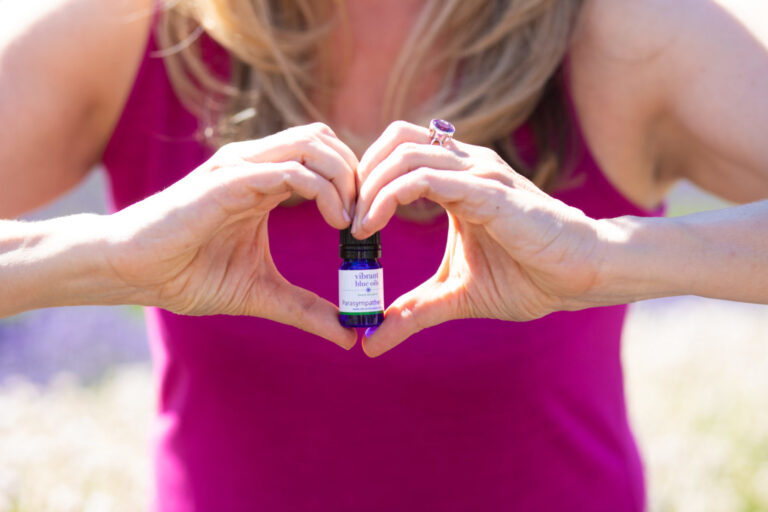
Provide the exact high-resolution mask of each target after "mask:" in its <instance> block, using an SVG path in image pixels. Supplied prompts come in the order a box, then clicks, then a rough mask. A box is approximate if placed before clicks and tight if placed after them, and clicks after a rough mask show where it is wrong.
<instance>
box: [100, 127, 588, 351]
mask: <svg viewBox="0 0 768 512" xmlns="http://www.w3.org/2000/svg"><path fill="white" fill-rule="evenodd" d="M292 193H296V194H298V195H300V196H302V197H304V198H306V199H311V200H314V201H315V202H316V203H317V207H318V209H319V211H320V213H321V214H322V216H323V218H324V219H325V221H326V222H327V223H328V224H329V225H330V226H332V227H334V228H336V229H343V228H345V227H347V226H349V225H350V222H352V228H353V233H354V234H355V236H357V237H358V238H364V237H367V236H370V235H371V234H372V233H374V232H376V231H378V230H380V229H382V228H383V227H384V226H385V225H386V224H387V222H388V221H389V219H390V218H392V216H393V215H394V213H395V209H396V208H397V206H398V205H404V204H408V203H411V202H413V201H415V200H416V199H419V198H427V199H430V200H432V201H434V202H436V203H438V204H440V205H441V206H443V207H444V208H445V209H446V211H447V212H448V215H449V226H450V227H449V232H448V239H447V242H446V248H445V256H444V257H443V261H442V263H441V264H440V267H439V268H438V269H437V272H436V273H435V274H434V275H433V276H432V277H431V278H430V279H429V280H427V281H426V282H425V283H423V284H422V285H420V286H418V287H417V288H415V289H413V290H411V291H410V292H408V293H406V294H405V295H403V296H401V297H399V298H398V299H397V300H395V301H394V302H393V303H392V304H391V305H390V306H389V307H388V308H387V311H386V312H385V319H384V323H383V324H382V325H381V326H380V327H379V329H378V330H377V331H376V332H375V333H374V334H372V335H371V336H370V337H369V338H365V339H364V341H363V349H364V350H365V352H366V354H368V355H369V356H371V357H374V356H378V355H380V354H382V353H384V352H386V351H387V350H389V349H391V348H393V347H395V346H396V345H398V344H399V343H401V342H402V341H404V340H405V339H407V338H408V337H409V336H410V335H412V334H414V333H416V332H418V331H420V330H422V329H425V328H428V327H431V326H434V325H437V324H439V323H442V322H445V321H447V320H451V319H459V318H496V319H502V320H511V321H525V320H531V319H535V318H539V317H541V316H544V315H546V314H548V313H550V312H553V311H557V310H562V309H579V308H581V307H585V306H586V305H587V304H588V302H589V295H590V292H592V291H593V289H594V287H595V285H596V281H597V269H598V268H599V265H600V264H601V261H600V260H601V257H600V254H598V252H599V251H598V247H599V244H598V238H599V237H598V234H597V226H596V224H597V221H595V220H593V219H590V218H589V217H587V216H586V215H584V214H583V213H582V212H581V211H580V210H577V209H575V208H571V207H569V206H567V205H565V204H564V203H562V202H560V201H558V200H556V199H553V198H552V197H550V196H548V195H547V194H545V193H544V192H542V191H541V190H539V189H538V188H537V187H536V186H534V185H533V184H532V183H531V182H530V181H528V180H527V179H526V178H524V177H522V176H521V175H519V174H517V173H516V172H515V171H514V170H513V169H512V168H510V167H509V165H508V164H507V163H506V162H505V161H504V160H502V159H501V158H500V157H499V156H498V155H497V154H496V153H495V152H493V151H492V150H490V149H488V148H485V147H480V146H473V145H470V144H464V143H462V142H459V141H453V140H452V141H450V142H448V143H447V144H446V145H445V146H444V147H442V146H437V145H430V144H429V135H428V130H427V129H426V128H423V127H419V126H416V125H413V124H409V123H405V122H400V121H399V122H395V123H393V124H392V125H390V126H389V127H388V128H387V129H386V130H385V131H384V133H383V134H382V135H381V136H380V137H379V139H378V140H376V141H375V142H374V143H373V144H372V145H371V146H370V147H369V148H368V150H367V151H366V152H365V154H364V155H363V157H362V159H361V160H360V161H359V162H358V160H357V158H356V156H355V154H354V153H353V152H352V150H350V149H349V148H348V147H347V146H346V145H345V144H344V143H343V142H341V140H339V139H338V138H337V137H336V135H335V134H334V133H333V131H332V130H331V129H330V128H328V127H327V126H325V125H323V124H320V123H315V124H311V125H306V126H299V127H295V128H290V129H288V130H285V131H282V132H279V133H277V134H274V135H271V136H268V137H265V138H262V139H258V140H253V141H247V142H238V143H232V144H228V145H226V146H224V147H222V148H221V149H220V150H219V151H217V152H216V153H215V154H214V156H213V157H211V158H210V159H209V160H208V161H207V162H205V163H204V164H203V165H201V166H200V167H198V168H197V169H195V170H194V171H192V172H191V173H190V174H189V175H187V176H186V177H184V178H183V179H181V180H180V181H178V182H177V183H175V184H174V185H172V186H171V187H169V188H167V189H165V190H163V191H162V192H159V193H157V194H155V195H153V196H151V197H149V198H147V199H145V200H143V201H141V202H138V203H136V204H134V205H132V206H130V207H128V208H126V209H124V210H122V211H120V212H118V213H115V214H113V215H111V216H110V219H109V223H108V225H107V228H106V231H107V232H106V233H105V234H104V238H105V239H106V241H107V247H108V250H107V251H106V255H107V259H108V264H109V267H110V268H111V270H112V272H113V273H114V277H115V278H116V279H118V280H119V281H120V282H121V283H122V286H123V287H124V289H127V290H128V292H127V295H128V297H130V299H129V300H130V302H133V303H136V304H142V305H154V306H159V307H162V308H165V309H168V310H170V311H173V312H176V313H180V314H187V315H210V314H229V315H251V316H258V317H262V318H267V319H271V320H274V321H277V322H281V323H285V324H289V325H293V326H295V327H298V328H300V329H303V330H305V331H308V332H311V333H314V334H316V335H318V336H321V337H323V338H326V339H328V340H330V341H333V342H334V343H336V344H338V345H340V346H342V347H344V348H346V349H350V348H352V347H353V346H354V344H355V342H356V339H357V335H356V333H355V332H354V331H353V330H352V329H346V328H344V327H342V326H341V325H340V324H339V322H338V317H337V315H338V310H337V308H336V306H335V305H334V304H331V303H330V302H328V301H327V300H325V299H322V298H320V297H318V296H317V295H316V294H314V293H312V292H310V291H308V290H305V289H303V288H300V287H297V286H294V285H292V284H290V283H289V282H288V281H287V280H286V279H285V278H284V277H283V276H282V275H280V273H279V272H278V270H277V268H276V266H275V264H274V262H273V260H272V257H271V255H270V251H269V243H268V237H267V218H268V215H269V212H270V211H271V210H272V209H273V208H275V207H276V206H277V205H278V204H280V203H281V202H282V201H284V200H286V199H287V198H288V197H289V196H290V195H291V194H292Z"/></svg>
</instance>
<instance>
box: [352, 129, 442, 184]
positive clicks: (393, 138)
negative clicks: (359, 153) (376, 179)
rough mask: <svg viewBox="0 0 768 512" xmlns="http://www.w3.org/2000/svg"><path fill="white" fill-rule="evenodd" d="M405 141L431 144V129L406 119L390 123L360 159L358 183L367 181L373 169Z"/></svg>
mask: <svg viewBox="0 0 768 512" xmlns="http://www.w3.org/2000/svg"><path fill="white" fill-rule="evenodd" d="M403 142H416V143H419V144H429V130H428V129H427V128H424V127H422V126H418V125H415V124H412V123H408V122H405V121H395V122H393V123H390V125H389V126H387V128H386V129H385V130H384V132H383V133H382V134H381V135H380V136H379V138H378V139H376V140H375V141H374V142H373V144H371V145H370V146H369V147H368V149H367V150H366V151H365V153H364V154H363V157H362V158H361V159H360V165H358V166H357V180H358V183H361V184H362V183H363V182H365V180H366V179H367V178H368V175H369V174H370V173H371V171H372V170H373V169H374V168H375V167H376V166H377V165H379V163H381V161H382V160H384V159H385V158H386V157H387V156H388V155H389V154H390V153H391V152H392V151H394V149H395V148H396V147H397V146H399V145H400V144H402V143H403Z"/></svg>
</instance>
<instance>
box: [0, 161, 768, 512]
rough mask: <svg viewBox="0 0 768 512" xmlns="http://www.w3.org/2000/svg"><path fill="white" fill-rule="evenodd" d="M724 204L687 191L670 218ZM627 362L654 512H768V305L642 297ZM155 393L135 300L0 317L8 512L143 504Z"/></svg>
mask: <svg viewBox="0 0 768 512" xmlns="http://www.w3.org/2000/svg"><path fill="white" fill-rule="evenodd" d="M102 187H103V181H102V178H101V176H100V175H98V174H95V175H94V176H92V177H91V178H90V179H89V180H88V182H87V183H85V184H84V185H83V186H82V187H81V188H79V189H78V190H77V191H75V192H73V193H72V194H70V195H69V196H67V198H65V199H64V200H62V201H61V202H59V203H57V204H56V205H54V206H53V207H51V208H48V209H46V210H45V211H43V212H38V213H36V214H34V215H33V216H32V218H40V217H43V216H50V215H62V214H65V213H70V212H75V211H86V210H88V211H104V204H103V202H102V201H101V199H100V197H101V190H102ZM718 206H720V204H719V203H717V202H712V201H711V199H710V198H707V197H705V196H701V195H699V194H697V193H696V192H695V191H693V190H691V189H690V188H686V187H683V188H681V189H679V190H678V191H677V193H676V195H675V198H674V200H673V203H672V205H671V212H672V213H673V214H681V213H686V212H688V211H692V210H695V209H702V208H712V207H718ZM624 365H625V370H626V378H627V390H628V400H629V405H630V411H631V416H632V420H633V424H634V426H635V431H636V433H637V437H638V440H639V442H640V444H641V448H642V451H643V456H644V460H645V463H646V468H647V478H648V483H649V493H650V496H649V499H650V510H652V511H660V512H661V511H665V512H666V511H670V512H671V511H678V512H688V511H702V510H728V511H743V512H747V511H757V510H768V408H766V406H765V405H766V403H768V307H765V306H756V305H748V304H737V303H728V302H721V301H714V300H707V299H700V298H691V297H682V298H673V299H661V300H655V301H647V302H643V303H639V304H636V305H633V306H632V308H631V311H630V317H629V320H628V323H627V326H626V329H625V343H624ZM153 400H154V398H153V383H152V381H151V373H150V363H149V356H148V350H147V346H146V338H145V335H144V331H143V322H142V316H141V312H140V310H138V309H137V308H130V307H127V308H101V307H89V308H62V309H51V310H44V311H38V312H31V313H26V314H23V315H19V316H18V317H13V318H10V319H5V320H2V321H0V512H70V511H71V512H74V511H78V512H79V511H86V512H118V511H137V510H142V509H143V508H145V507H146V505H147V503H148V501H149V498H150V488H151V487H150V478H151V475H150V459H149V446H150V442H151V414H152V410H153Z"/></svg>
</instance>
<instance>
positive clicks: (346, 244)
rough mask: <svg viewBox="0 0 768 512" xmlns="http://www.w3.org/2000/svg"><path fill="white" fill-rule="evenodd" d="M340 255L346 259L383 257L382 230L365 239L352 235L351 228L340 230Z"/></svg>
mask: <svg viewBox="0 0 768 512" xmlns="http://www.w3.org/2000/svg"><path fill="white" fill-rule="evenodd" d="M339 256H341V257H342V258H343V259H345V260H374V259H378V258H381V232H379V231H377V232H376V233H374V234H372V235H371V236H369V237H368V238H366V239H365V240H358V239H357V238H355V237H354V236H352V230H351V229H350V228H346V229H342V230H341V231H339Z"/></svg>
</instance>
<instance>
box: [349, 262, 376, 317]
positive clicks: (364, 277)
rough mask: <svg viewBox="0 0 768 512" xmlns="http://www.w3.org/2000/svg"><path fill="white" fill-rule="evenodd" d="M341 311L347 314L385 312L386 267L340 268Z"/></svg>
mask: <svg viewBox="0 0 768 512" xmlns="http://www.w3.org/2000/svg"><path fill="white" fill-rule="evenodd" d="M339 311H340V312H342V313H344V314H346V315H368V314H371V313H383V312H384V269H382V268H371V269H365V270H339Z"/></svg>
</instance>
